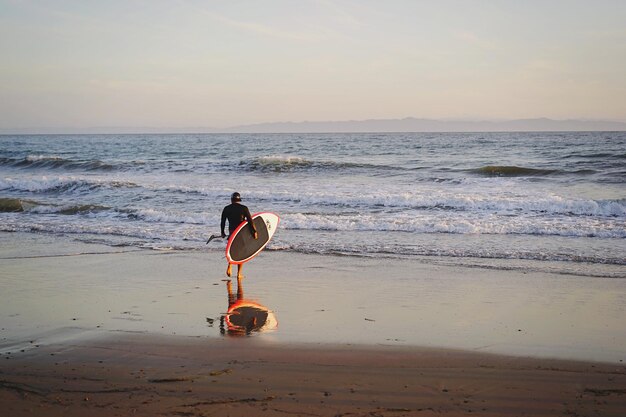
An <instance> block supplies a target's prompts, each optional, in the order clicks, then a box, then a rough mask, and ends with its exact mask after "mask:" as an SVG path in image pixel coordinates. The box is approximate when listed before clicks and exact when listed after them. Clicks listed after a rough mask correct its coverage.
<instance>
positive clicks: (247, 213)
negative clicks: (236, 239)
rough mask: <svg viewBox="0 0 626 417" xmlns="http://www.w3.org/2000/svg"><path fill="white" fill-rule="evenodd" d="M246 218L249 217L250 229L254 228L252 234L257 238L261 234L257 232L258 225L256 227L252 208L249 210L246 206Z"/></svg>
mask: <svg viewBox="0 0 626 417" xmlns="http://www.w3.org/2000/svg"><path fill="white" fill-rule="evenodd" d="M246 219H248V224H249V225H250V230H252V236H254V238H255V239H257V238H258V237H259V234H258V233H257V232H256V227H254V221H252V214H250V210H248V207H246Z"/></svg>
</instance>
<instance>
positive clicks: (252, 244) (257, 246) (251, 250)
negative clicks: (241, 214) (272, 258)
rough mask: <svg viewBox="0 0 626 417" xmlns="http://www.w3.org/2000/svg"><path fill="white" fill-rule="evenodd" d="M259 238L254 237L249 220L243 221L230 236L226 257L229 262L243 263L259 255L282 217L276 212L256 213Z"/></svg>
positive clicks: (255, 222) (253, 217) (255, 221)
mask: <svg viewBox="0 0 626 417" xmlns="http://www.w3.org/2000/svg"><path fill="white" fill-rule="evenodd" d="M252 221H253V222H254V227H255V228H256V231H257V233H258V239H254V236H252V233H251V231H250V225H249V224H248V222H247V221H245V222H243V223H241V224H240V225H239V226H238V227H237V228H236V229H235V231H234V232H233V233H232V234H231V235H230V237H229V238H228V244H227V245H226V259H227V260H228V263H231V264H238V265H241V264H243V263H245V262H248V261H249V260H250V259H252V258H254V257H255V256H256V255H258V253H259V252H261V251H262V250H263V248H264V247H265V245H267V244H268V242H269V241H270V239H271V238H272V236H274V232H276V228H277V227H278V222H279V221H280V219H279V218H278V216H277V215H276V214H274V213H268V212H265V213H256V214H253V215H252Z"/></svg>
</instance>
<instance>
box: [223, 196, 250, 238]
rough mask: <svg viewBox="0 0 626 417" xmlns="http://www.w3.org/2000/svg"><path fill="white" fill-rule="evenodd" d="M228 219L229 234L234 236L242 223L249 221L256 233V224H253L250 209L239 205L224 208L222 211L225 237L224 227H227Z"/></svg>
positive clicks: (234, 204)
mask: <svg viewBox="0 0 626 417" xmlns="http://www.w3.org/2000/svg"><path fill="white" fill-rule="evenodd" d="M226 219H228V234H229V235H230V234H232V233H233V232H234V231H235V229H236V228H237V226H239V225H240V224H241V223H242V222H244V221H246V220H248V222H250V225H251V226H252V232H256V229H255V227H254V223H252V215H251V214H250V210H248V207H246V206H244V205H243V204H239V203H232V204H229V205H227V206H226V207H224V210H222V224H221V227H222V236H223V235H224V227H225V226H226Z"/></svg>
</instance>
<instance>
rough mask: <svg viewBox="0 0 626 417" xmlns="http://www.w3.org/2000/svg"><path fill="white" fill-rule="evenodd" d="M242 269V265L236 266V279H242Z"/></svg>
mask: <svg viewBox="0 0 626 417" xmlns="http://www.w3.org/2000/svg"><path fill="white" fill-rule="evenodd" d="M242 269H243V264H239V265H237V279H241V278H243V275H242V273H241V270H242Z"/></svg>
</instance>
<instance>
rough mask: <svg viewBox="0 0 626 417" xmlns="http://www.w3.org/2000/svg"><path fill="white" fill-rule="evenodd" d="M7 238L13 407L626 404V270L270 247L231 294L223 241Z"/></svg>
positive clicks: (433, 411) (0, 386) (563, 410)
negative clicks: (240, 319)
mask: <svg viewBox="0 0 626 417" xmlns="http://www.w3.org/2000/svg"><path fill="white" fill-rule="evenodd" d="M1 242H2V245H1V246H0V247H1V258H2V268H1V269H0V274H1V275H2V277H1V278H2V281H1V282H2V285H3V288H2V304H1V307H0V313H1V316H0V317H2V326H1V332H2V333H1V337H0V353H1V358H2V359H1V362H0V403H1V405H2V408H3V409H4V410H7V413H8V414H7V415H11V416H21V415H46V416H56V415H59V416H82V415H85V416H87V415H89V416H99V415H102V416H111V415H146V416H153V415H172V416H175V415H178V416H204V415H206V416H208V415H224V416H226V415H229V416H249V415H276V416H278V415H286V414H287V415H319V416H338V415H341V416H348V415H350V416H360V415H363V416H370V415H373V416H375V415H382V416H402V415H408V416H411V415H416V416H417V415H419V416H427V415H450V416H453V415H466V414H470V413H472V414H476V415H493V416H500V415H533V416H538V415H541V416H544V415H545V416H548V415H554V416H557V415H558V416H563V415H573V416H587V415H601V416H622V415H623V414H624V412H626V408H625V406H624V404H625V398H626V367H625V366H624V359H626V350H625V349H624V346H626V340H624V339H625V337H626V336H625V335H624V332H623V317H624V307H625V306H624V294H625V288H624V284H622V280H620V279H601V278H594V277H580V276H569V275H563V274H554V275H553V276H550V275H547V274H546V273H545V272H540V273H539V272H538V273H536V274H535V273H532V272H528V269H526V270H525V271H524V272H519V271H516V270H515V269H514V268H511V269H510V270H503V269H495V268H484V267H483V268H480V267H474V268H459V267H450V266H446V265H442V264H438V263H436V262H423V261H419V260H406V261H400V262H398V261H397V260H396V261H391V260H389V261H385V260H382V261H381V260H380V259H378V260H370V259H367V258H358V257H328V256H316V255H299V254H295V253H288V252H280V251H268V252H265V253H263V254H262V255H261V256H259V257H258V258H256V259H255V260H254V261H253V262H251V263H249V264H247V265H246V267H245V269H244V273H245V275H246V278H245V279H244V280H242V282H241V283H240V284H241V285H240V286H239V288H237V283H236V281H235V280H233V281H232V282H231V283H230V286H229V285H228V282H226V281H224V279H225V278H226V277H225V276H224V269H225V263H224V260H223V253H222V252H221V250H219V249H210V250H208V251H148V250H140V249H136V248H129V247H119V248H115V247H110V246H104V245H94V244H84V243H80V242H76V241H74V240H72V239H71V238H59V237H50V236H45V235H32V234H20V233H3V234H2V235H1ZM229 288H230V294H229V291H228V290H229ZM229 295H230V298H229ZM243 305H245V306H248V307H250V306H253V307H254V309H256V310H254V311H256V312H257V313H258V312H259V311H260V312H261V313H262V314H265V316H263V317H267V315H268V314H271V315H272V317H273V318H274V320H275V321H276V323H275V324H274V325H272V326H265V327H263V326H262V325H261V324H262V323H257V324H258V325H256V324H250V325H249V326H248V327H245V326H244V327H245V328H244V329H243V330H242V329H241V328H237V327H236V323H235V322H236V320H234V319H232V318H233V317H237V316H233V314H235V313H236V311H235V309H236V308H238V307H241V306H243ZM255 314H256V313H255ZM229 318H230V319H229ZM246 333H248V334H246Z"/></svg>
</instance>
